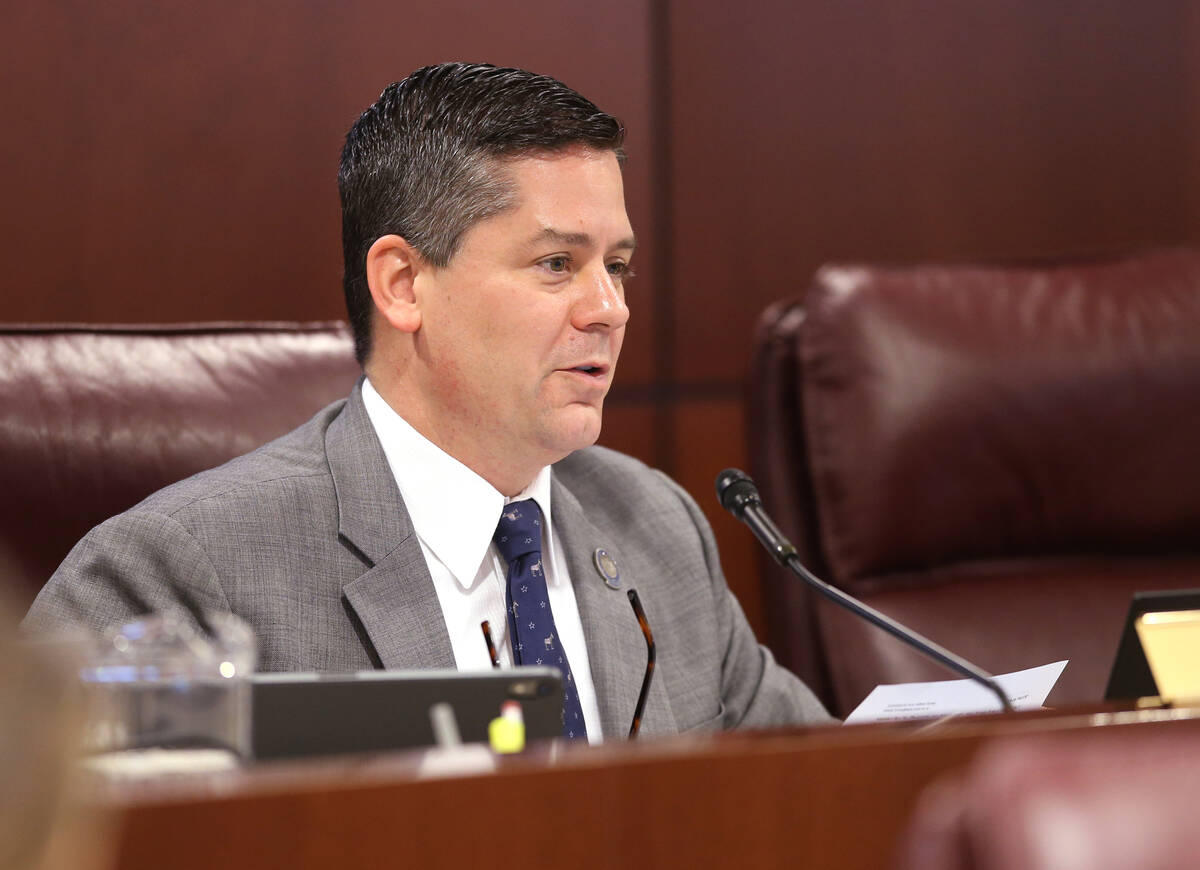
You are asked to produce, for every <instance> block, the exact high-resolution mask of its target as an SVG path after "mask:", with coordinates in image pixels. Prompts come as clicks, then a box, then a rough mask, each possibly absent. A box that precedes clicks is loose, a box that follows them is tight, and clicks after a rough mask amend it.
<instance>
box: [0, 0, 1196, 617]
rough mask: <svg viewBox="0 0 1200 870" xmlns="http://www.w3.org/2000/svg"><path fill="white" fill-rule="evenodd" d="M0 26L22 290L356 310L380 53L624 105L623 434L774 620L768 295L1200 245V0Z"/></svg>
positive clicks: (259, 14)
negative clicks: (756, 451)
mask: <svg viewBox="0 0 1200 870" xmlns="http://www.w3.org/2000/svg"><path fill="white" fill-rule="evenodd" d="M5 17H6V23H5V27H4V28H3V29H2V30H0V72H2V73H3V74H4V80H5V81H6V82H7V83H8V86H7V87H6V88H4V89H3V90H0V118H3V119H4V122H5V135H3V136H2V137H0V180H2V182H3V183H2V186H0V190H3V192H4V201H3V205H2V207H0V251H2V252H3V254H4V257H3V261H4V263H5V270H6V274H5V278H4V284H3V287H4V294H3V302H2V304H0V319H2V320H4V321H9V322H17V321H84V322H98V323H99V322H162V321H192V320H243V319H296V318H299V319H328V318H336V317H339V316H341V312H342V303H341V291H340V274H341V263H340V235H339V217H338V205H337V191H336V184H335V172H336V166H337V159H338V152H339V149H340V145H341V140H342V137H343V136H344V134H345V130H346V129H347V127H348V126H349V124H350V123H351V122H352V121H353V119H354V118H355V116H356V115H357V113H358V112H359V111H361V110H362V109H363V108H364V107H365V106H366V105H367V104H368V103H370V102H371V101H372V100H373V99H374V98H375V96H376V95H377V94H378V92H379V91H380V90H381V89H382V87H383V86H384V85H385V84H386V83H387V82H389V81H392V80H394V79H396V78H399V77H402V76H403V75H405V74H406V73H408V72H409V71H411V70H412V69H414V68H416V67H418V66H421V65H423V64H426V63H433V62H437V61H440V60H446V59H469V60H488V61H491V62H494V63H499V64H507V65H517V66H526V67H529V68H531V69H535V70H537V71H539V72H546V73H549V74H551V75H554V76H557V77H559V78H561V79H563V80H564V81H566V82H567V83H569V84H571V85H572V86H574V87H576V88H578V89H579V90H580V91H582V92H583V93H585V94H587V95H588V96H590V97H592V98H593V99H594V100H595V101H596V102H597V103H599V104H600V105H601V106H603V107H604V108H606V109H608V110H609V111H612V112H614V113H615V114H618V115H619V116H621V117H622V118H623V119H624V120H625V122H626V124H627V126H628V128H629V131H630V132H629V141H628V150H629V152H630V155H631V160H630V162H629V164H628V167H627V170H626V180H627V185H628V190H627V197H628V200H629V206H630V212H631V217H632V219H633V222H634V225H635V227H636V229H637V232H638V235H639V237H640V240H641V249H640V250H639V253H638V263H637V265H638V272H639V277H638V278H637V280H636V282H634V284H633V285H631V288H630V296H631V300H630V301H631V305H632V307H633V309H634V319H633V321H632V322H631V325H630V330H629V336H628V339H627V343H626V350H625V355H624V357H623V360H622V367H621V373H620V376H619V379H618V383H619V386H618V387H617V389H616V390H615V392H614V394H613V396H612V397H611V399H610V402H609V407H608V413H607V421H606V431H605V435H604V437H603V441H604V443H608V444H610V445H612V446H616V447H618V448H620V449H624V450H626V451H628V452H631V453H633V454H635V455H637V456H639V457H641V458H643V459H645V460H646V461H648V462H651V463H653V464H655V465H658V466H661V467H664V468H665V469H666V470H668V471H669V472H670V473H672V474H674V475H675V476H676V477H678V478H679V479H680V480H681V481H682V482H683V483H684V485H685V486H687V487H688V489H689V490H690V491H692V493H693V494H694V495H695V496H696V497H697V499H698V500H699V501H700V504H701V505H702V506H703V507H704V508H705V510H706V511H708V512H709V514H710V517H712V519H713V521H714V525H715V527H716V529H717V533H718V537H719V539H720V541H721V545H722V549H723V552H724V558H725V563H726V566H727V568H728V569H729V574H730V580H731V583H732V585H733V586H734V587H735V589H736V590H737V591H738V593H739V596H740V597H741V599H742V601H743V604H744V606H745V608H746V610H747V613H748V614H749V616H750V618H751V622H752V623H753V624H754V625H755V626H756V628H761V626H762V621H763V620H762V603H761V598H760V596H759V592H758V585H757V578H756V577H755V575H754V570H755V568H754V566H755V564H756V563H755V561H754V559H753V548H754V545H753V543H752V541H751V539H750V538H749V536H748V534H747V533H745V532H744V531H743V530H741V529H740V528H738V527H737V526H736V524H734V523H733V521H732V520H730V519H727V518H726V517H724V516H720V515H719V509H718V508H717V507H716V506H715V502H714V499H713V497H712V495H711V487H712V480H713V478H714V477H715V475H716V473H717V471H719V470H720V469H721V468H722V467H724V466H726V465H738V464H743V465H744V464H745V463H746V461H747V458H746V455H745V438H744V430H745V423H744V419H743V414H744V411H743V401H742V388H743V382H744V378H745V372H746V367H747V361H748V358H749V352H750V335H751V329H752V324H753V322H754V319H755V317H756V316H757V314H758V312H759V311H761V310H762V308H764V307H765V306H766V305H767V304H768V303H769V302H771V301H772V300H774V299H777V298H779V297H782V296H786V295H791V294H794V293H796V292H799V291H800V290H801V289H802V288H803V286H804V284H805V283H806V281H807V279H808V277H809V275H811V273H812V272H813V270H814V269H815V268H816V267H817V266H818V265H820V264H821V263H822V262H825V261H828V260H889V261H915V260H924V259H947V258H953V259H973V258H988V259H1009V258H1024V257H1032V256H1045V255H1053V254H1057V253H1066V252H1084V251H1096V250H1103V249H1112V248H1124V247H1130V246H1140V245H1151V244H1165V243H1197V242H1200V57H1198V55H1200V13H1198V12H1197V11H1196V8H1195V7H1194V5H1193V4H1191V3H1188V2H1185V0H1160V2H1154V3H1136V2H1116V0H1088V2H1084V0H1066V2H1057V3H1046V2H1044V0H1012V2H1004V3H986V4H980V3H961V2H956V0H916V2H913V3H908V4H895V3H891V2H887V0H869V2H863V3H841V4H839V3H826V2H812V0H810V2H785V0H751V2H748V3H739V4H729V3H719V2H716V0H697V2H679V0H612V2H609V3H605V4H595V3H588V2H582V0H570V2H552V0H526V2H523V3H521V4H519V5H517V6H513V5H503V4H500V5H495V4H487V3H482V2H469V0H444V2H440V3H437V4H421V5H418V4H396V3H384V2H380V0H347V2H345V3H338V4H334V3H318V2H299V0H249V2H233V0H210V2H205V3H199V2H173V3H167V4H162V3H153V2H150V0H110V2H108V3H104V4H99V3H91V2H84V0H43V2H40V3H33V2H31V0H19V2H18V4H17V6H16V8H15V9H12V10H11V11H10V12H8V13H7V14H6V16H5Z"/></svg>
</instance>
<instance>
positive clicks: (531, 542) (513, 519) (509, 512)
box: [493, 499, 587, 739]
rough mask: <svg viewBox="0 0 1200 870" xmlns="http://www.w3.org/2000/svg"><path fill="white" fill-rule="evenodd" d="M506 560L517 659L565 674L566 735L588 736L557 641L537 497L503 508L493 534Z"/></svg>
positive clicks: (564, 712) (511, 623) (513, 642)
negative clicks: (547, 591)
mask: <svg viewBox="0 0 1200 870" xmlns="http://www.w3.org/2000/svg"><path fill="white" fill-rule="evenodd" d="M493 539H494V540H495V542H496V546H497V547H498V548H499V549H500V555H501V556H503V557H504V560H505V561H506V562H508V625H509V628H510V629H511V630H510V632H509V637H510V638H511V639H512V651H513V659H514V661H516V663H517V664H519V665H549V666H551V667H555V668H558V669H559V670H560V671H562V678H563V737H567V738H572V739H580V738H584V739H586V738H587V726H586V725H585V724H584V722H583V710H582V708H581V707H580V706H579V692H577V691H576V689H575V679H574V678H573V677H572V676H571V666H570V665H569V664H568V663H567V651H566V650H565V649H563V646H562V644H561V643H559V640H558V629H557V628H555V627H554V614H553V613H552V612H551V610H550V596H548V595H547V594H546V572H545V571H544V570H543V569H542V512H541V511H540V510H539V509H538V506H537V502H535V501H534V500H533V499H526V500H525V501H517V502H513V503H512V504H509V505H505V506H504V512H503V513H502V514H501V515H500V524H499V525H498V526H497V527H496V534H495V535H494V536H493Z"/></svg>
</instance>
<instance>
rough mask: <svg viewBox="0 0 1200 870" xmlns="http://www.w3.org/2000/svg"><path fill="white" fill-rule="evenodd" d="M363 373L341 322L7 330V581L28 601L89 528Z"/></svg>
mask: <svg viewBox="0 0 1200 870" xmlns="http://www.w3.org/2000/svg"><path fill="white" fill-rule="evenodd" d="M359 374H360V370H359V367H358V364H357V363H356V362H355V360H354V352H353V340H352V339H351V337H350V335H349V332H348V331H347V329H346V327H345V326H344V325H343V324H340V323H257V324H251V323H247V324H232V323H231V324H197V325H180V326H133V327H121V326H114V327H96V326H74V325H69V326H36V325H33V326H11V325H9V326H4V327H0V468H3V470H4V472H3V475H4V476H3V481H4V485H3V487H2V491H0V583H2V584H3V585H4V586H5V587H8V588H9V589H10V591H12V593H13V596H14V597H15V598H16V599H17V601H18V603H20V602H22V601H23V602H25V603H27V602H28V601H30V600H32V598H33V596H34V595H35V594H36V593H37V590H38V589H39V588H40V587H41V585H42V584H43V583H44V582H45V581H46V579H48V578H49V576H50V574H51V573H53V571H54V569H55V568H56V567H57V566H58V563H59V562H61V561H62V559H63V558H64V557H65V556H66V554H67V552H68V551H69V550H70V548H71V547H72V546H73V545H74V543H75V542H76V541H77V540H78V539H79V538H81V537H82V536H83V535H84V534H85V533H86V532H87V531H88V529H90V528H91V527H92V526H94V525H96V524H97V523H99V522H101V521H103V520H104V519H106V518H108V517H109V516H112V515H113V514H116V513H118V512H120V511H122V510H124V509H126V508H128V507H131V506H132V505H134V504H136V503H137V502H138V501H140V500H141V499H142V498H144V497H145V496H147V495H149V494H150V493H151V492H153V491H155V490H156V489H159V488H161V487H163V486H165V485H167V484H169V483H172V482H174V481H176V480H181V479H182V478H184V477H187V476H188V475H190V474H193V473H195V472H197V471H200V470H202V469H204V468H209V467H212V466H215V465H219V464H220V463H222V462H224V461H226V460H228V459H231V458H232V457H234V456H237V455H239V454H241V453H245V452H247V451H249V450H251V449H253V448H254V447H256V446H258V445H260V444H262V443H264V442H266V441H268V440H270V439H271V438H274V437H276V436H278V435H282V434H283V433H285V432H287V431H288V430H290V429H292V428H294V427H295V426H297V425H299V424H300V423H302V422H303V421H305V420H307V419H308V418H309V417H311V416H312V415H313V414H315V413H316V412H317V411H318V410H320V409H321V408H322V407H324V406H325V405H327V404H328V403H330V402H332V401H334V400H336V399H338V398H341V397H344V396H346V395H347V394H348V393H349V391H350V388H351V387H352V386H353V385H354V382H355V379H356V378H357V377H358V375H359Z"/></svg>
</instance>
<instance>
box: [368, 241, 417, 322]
mask: <svg viewBox="0 0 1200 870" xmlns="http://www.w3.org/2000/svg"><path fill="white" fill-rule="evenodd" d="M421 266H422V261H421V257H420V254H418V253H417V251H416V249H415V248H413V246H412V245H410V244H409V243H408V242H406V241H405V240H404V239H403V238H401V237H400V236H396V235H389V236H380V237H379V238H378V239H376V240H375V243H374V244H373V245H371V248H370V250H368V251H367V287H368V288H370V290H371V298H372V299H373V300H374V301H375V309H376V310H377V311H378V312H379V314H380V316H381V317H383V319H384V320H386V321H387V322H388V323H389V324H390V325H391V326H392V327H393V328H395V329H398V330H400V331H401V332H416V331H417V329H418V328H419V327H420V326H421V309H420V307H419V306H418V305H417V297H416V294H415V293H414V292H413V281H414V280H415V278H416V275H417V272H418V271H419V270H420V269H421Z"/></svg>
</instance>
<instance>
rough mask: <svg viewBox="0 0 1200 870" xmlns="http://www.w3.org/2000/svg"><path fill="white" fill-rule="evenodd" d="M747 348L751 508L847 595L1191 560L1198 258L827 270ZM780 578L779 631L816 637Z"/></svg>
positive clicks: (1199, 453) (1195, 508)
mask: <svg viewBox="0 0 1200 870" xmlns="http://www.w3.org/2000/svg"><path fill="white" fill-rule="evenodd" d="M757 343H758V352H757V358H756V359H757V372H756V377H755V379H754V383H755V389H756V392H757V394H756V396H755V402H754V408H755V413H754V417H755V419H754V421H753V423H752V438H753V439H754V440H755V444H754V445H753V447H754V452H755V455H756V460H757V461H756V465H755V468H756V473H757V474H758V476H759V477H760V478H761V480H760V486H761V488H762V490H763V493H764V498H765V500H766V502H767V504H768V507H770V508H771V509H772V510H774V511H775V512H776V513H777V514H778V518H779V521H780V525H781V526H782V527H783V528H784V529H785V531H788V532H791V533H792V534H794V535H795V536H796V538H797V541H798V543H799V546H800V549H801V551H802V554H803V556H804V558H805V559H806V560H807V561H808V562H809V563H810V564H811V565H812V566H813V567H814V568H815V569H817V570H818V571H819V572H821V573H823V574H825V575H826V577H827V579H829V580H831V581H833V582H835V583H836V584H838V585H839V586H841V587H843V588H845V589H846V590H848V591H850V592H852V593H857V594H860V595H868V596H869V595H873V594H882V593H887V594H889V595H892V596H893V598H895V596H899V595H901V594H902V592H903V590H916V589H920V588H921V587H930V586H932V585H934V584H935V583H943V584H945V583H946V582H947V578H948V577H950V576H952V575H953V576H959V575H962V574H963V573H964V572H963V570H962V569H964V568H966V569H967V570H966V572H965V573H967V574H970V573H971V572H972V571H977V570H978V569H979V566H990V567H989V569H988V570H989V571H990V570H991V567H994V566H1008V567H1013V566H1016V567H1017V569H1018V571H1019V572H1022V573H1024V574H1025V575H1027V576H1030V577H1034V576H1038V571H1039V570H1040V569H1039V568H1037V567H1035V566H1036V565H1038V564H1049V563H1051V562H1054V561H1055V560H1058V561H1062V560H1072V559H1078V558H1080V557H1086V558H1089V559H1100V560H1113V559H1116V560H1129V559H1138V558H1142V557H1146V558H1159V557H1170V556H1180V555H1184V556H1193V557H1194V556H1196V555H1197V554H1200V253H1198V252H1194V251H1161V252H1154V253H1149V254H1143V255H1138V256H1129V257H1122V258H1117V259H1109V260H1097V261H1089V262H1076V263H1069V264H1060V265H1055V266H1049V267H1044V266H1043V267H1025V266H1005V267H984V266H917V267H903V268H883V267H867V266H827V267H825V268H823V269H821V270H820V272H819V273H818V274H817V276H816V277H815V279H814V281H813V283H812V285H811V286H810V287H809V288H808V290H807V292H806V293H805V294H804V296H803V297H802V298H801V299H799V300H792V301H790V302H786V303H781V304H779V305H777V306H775V307H774V308H772V309H771V310H770V311H768V312H767V313H766V315H764V319H763V321H762V323H761V325H760V330H759V336H758V342H757ZM1005 570H1006V569H1005ZM993 573H994V572H993ZM954 582H955V583H958V582H960V581H958V580H955V581H954ZM962 582H966V581H962ZM1151 582H1153V581H1151ZM1179 582H1180V580H1179V579H1178V578H1176V579H1175V580H1173V581H1172V585H1178V584H1179ZM1195 585H1197V586H1200V576H1197V577H1195ZM953 586H954V583H950V584H949V585H947V586H946V587H945V588H944V589H943V590H942V595H945V596H949V595H954V594H956V592H955V590H954V588H953ZM772 588H775V589H778V588H779V584H778V583H775V582H772V583H768V584H767V585H766V594H767V598H768V610H769V611H770V610H771V609H772V608H773V607H778V608H779V610H780V613H779V614H778V615H777V617H776V618H775V620H774V623H773V625H772V628H771V631H772V635H773V637H778V636H780V635H781V634H783V633H786V632H794V631H795V630H796V622H797V620H798V621H799V622H800V623H801V625H802V626H807V628H802V629H801V630H802V631H810V632H811V631H812V619H813V617H812V614H811V613H805V612H803V611H804V609H805V608H804V605H802V604H798V603H797V601H796V598H797V594H796V593H794V592H792V591H790V590H789V591H788V592H786V593H783V594H784V596H785V600H775V601H772V591H771V590H772ZM1121 594H1122V595H1123V596H1125V600H1126V601H1127V600H1128V591H1127V590H1126V591H1123V592H1122V593H1121ZM930 606H931V607H932V606H935V604H934V603H933V601H932V599H930ZM1013 619H1014V620H1018V621H1019V616H1018V614H1017V613H1016V612H1015V611H1014V613H1013ZM789 621H790V624H788V623H789ZM1014 628H1015V626H1014ZM943 636H945V635H944V634H943ZM934 637H935V639H937V638H938V635H937V634H936V633H935V634H934ZM789 643H792V640H791V639H788V640H784V641H783V645H784V646H785V647H786V646H787V645H788V644H789ZM1113 643H1114V644H1115V638H1114V639H1113ZM1113 649H1114V650H1115V645H1114V647H1113ZM791 654H793V655H795V656H799V655H801V654H802V651H801V650H799V649H796V650H793V651H791ZM783 657H784V658H785V660H787V659H788V658H789V653H788V652H786V651H785V654H784V656H783ZM1110 661H1111V659H1110ZM792 663H793V664H794V661H793V662H792ZM1039 663H1040V662H1039ZM802 669H803V668H802ZM817 681H818V682H819V681H820V680H819V677H818V678H817Z"/></svg>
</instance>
